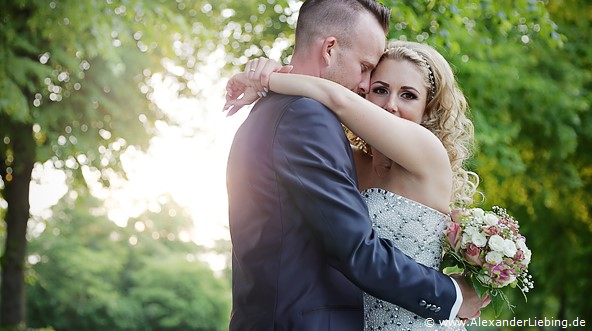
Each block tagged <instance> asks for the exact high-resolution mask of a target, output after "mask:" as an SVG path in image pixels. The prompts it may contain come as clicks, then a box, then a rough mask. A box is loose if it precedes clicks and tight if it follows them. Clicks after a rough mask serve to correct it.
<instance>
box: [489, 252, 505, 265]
mask: <svg viewBox="0 0 592 331" xmlns="http://www.w3.org/2000/svg"><path fill="white" fill-rule="evenodd" d="M503 259H504V257H503V256H502V254H501V253H500V252H496V251H491V252H489V253H487V255H485V261H487V263H492V264H500V263H502V260H503Z"/></svg>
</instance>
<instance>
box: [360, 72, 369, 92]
mask: <svg viewBox="0 0 592 331" xmlns="http://www.w3.org/2000/svg"><path fill="white" fill-rule="evenodd" d="M368 92H370V72H368V73H364V74H362V81H361V82H360V85H358V93H362V94H368Z"/></svg>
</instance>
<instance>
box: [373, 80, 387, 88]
mask: <svg viewBox="0 0 592 331" xmlns="http://www.w3.org/2000/svg"><path fill="white" fill-rule="evenodd" d="M374 84H380V85H383V86H385V87H391V85H390V84H389V83H387V82H383V81H381V80H377V81H374V83H372V85H374Z"/></svg>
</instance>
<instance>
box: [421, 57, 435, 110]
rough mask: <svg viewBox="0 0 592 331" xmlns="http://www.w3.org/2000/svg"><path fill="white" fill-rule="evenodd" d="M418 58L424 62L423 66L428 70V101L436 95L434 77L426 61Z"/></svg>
mask: <svg viewBox="0 0 592 331" xmlns="http://www.w3.org/2000/svg"><path fill="white" fill-rule="evenodd" d="M420 57H421V58H422V59H423V60H424V63H425V66H426V68H427V69H428V76H429V79H430V93H429V95H428V100H432V99H433V98H434V96H435V95H436V78H435V77H434V72H433V71H432V66H430V64H429V63H428V60H427V59H426V58H425V57H423V56H422V55H420Z"/></svg>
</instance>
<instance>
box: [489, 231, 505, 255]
mask: <svg viewBox="0 0 592 331" xmlns="http://www.w3.org/2000/svg"><path fill="white" fill-rule="evenodd" d="M489 247H490V248H491V249H492V250H494V251H498V252H504V238H502V237H501V236H499V235H497V234H494V235H493V236H491V237H490V238H489Z"/></svg>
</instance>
